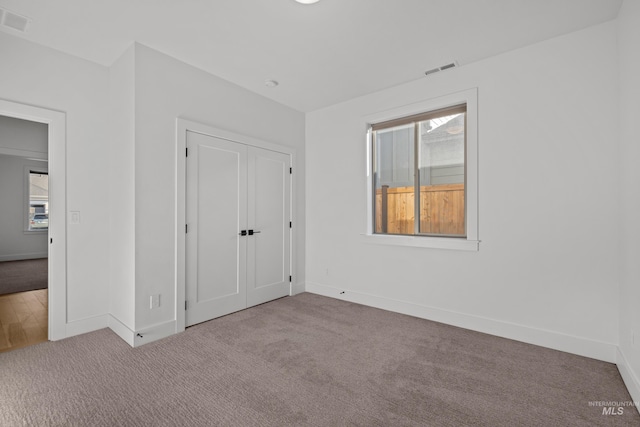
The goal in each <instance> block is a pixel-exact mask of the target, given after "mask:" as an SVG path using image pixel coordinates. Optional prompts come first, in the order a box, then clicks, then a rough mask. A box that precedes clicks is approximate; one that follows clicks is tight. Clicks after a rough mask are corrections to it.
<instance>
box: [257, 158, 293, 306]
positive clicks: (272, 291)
mask: <svg viewBox="0 0 640 427" xmlns="http://www.w3.org/2000/svg"><path fill="white" fill-rule="evenodd" d="M248 150H249V151H248V161H249V168H248V177H249V178H248V184H247V185H248V229H249V230H253V233H254V234H253V235H251V236H247V307H251V306H254V305H256V304H262V303H263V302H266V301H271V300H273V299H276V298H281V297H284V296H286V295H289V288H290V283H289V274H290V228H289V221H290V219H291V215H290V209H291V208H290V206H291V204H290V200H289V199H290V197H291V179H290V174H289V167H290V158H289V155H288V154H283V153H278V152H275V151H270V150H265V149H261V148H257V147H248Z"/></svg>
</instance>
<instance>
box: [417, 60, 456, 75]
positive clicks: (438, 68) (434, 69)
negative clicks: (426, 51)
mask: <svg viewBox="0 0 640 427" xmlns="http://www.w3.org/2000/svg"><path fill="white" fill-rule="evenodd" d="M457 66H458V62H457V61H453V62H450V63H448V64H445V65H441V66H440V67H437V68H433V69H431V70H427V71H425V72H424V74H425V75H426V76H428V75H429V74H433V73H437V72H438V71H444V70H448V69H449V68H455V67H457Z"/></svg>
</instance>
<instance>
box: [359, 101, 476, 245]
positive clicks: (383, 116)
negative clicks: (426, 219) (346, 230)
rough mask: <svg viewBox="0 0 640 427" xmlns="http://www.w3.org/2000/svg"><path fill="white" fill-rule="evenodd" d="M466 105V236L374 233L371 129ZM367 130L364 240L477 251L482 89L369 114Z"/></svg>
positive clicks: (365, 127)
mask: <svg viewBox="0 0 640 427" xmlns="http://www.w3.org/2000/svg"><path fill="white" fill-rule="evenodd" d="M461 104H465V105H466V108H467V113H466V116H467V124H466V139H467V141H466V149H465V156H466V158H465V167H466V175H465V179H466V182H465V193H466V199H465V210H466V212H465V229H466V237H447V238H444V237H437V236H394V235H381V234H375V233H374V224H373V222H374V219H373V209H372V206H373V170H372V155H373V153H372V152H371V150H372V146H371V144H372V131H371V126H372V125H373V124H375V123H382V122H386V121H390V120H395V119H399V118H402V117H409V116H413V115H415V114H420V113H424V112H427V111H435V110H440V109H443V108H448V107H453V106H456V105H461ZM362 121H363V127H364V129H365V130H366V144H367V148H366V153H367V167H366V171H367V180H366V181H367V188H366V191H367V205H366V219H367V220H366V230H365V233H364V240H365V241H366V242H367V243H375V244H382V245H395V246H413V247H424V248H434V249H453V250H466V251H477V250H478V247H479V243H480V240H479V239H478V88H471V89H466V90H463V91H460V92H456V93H452V94H449V95H444V96H440V97H437V98H432V99H428V100H425V101H421V102H417V103H414V104H409V105H403V106H400V107H396V108H393V109H390V110H385V111H380V112H376V113H372V114H368V115H366V116H364V117H363V118H362Z"/></svg>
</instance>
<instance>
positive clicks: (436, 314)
mask: <svg viewBox="0 0 640 427" xmlns="http://www.w3.org/2000/svg"><path fill="white" fill-rule="evenodd" d="M306 290H307V292H311V293H314V294H318V295H323V296H326V297H330V298H336V299H341V300H345V301H350V302H354V303H357V304H362V305H367V306H370V307H375V308H380V309H383V310H388V311H393V312H396V313H401V314H406V315H409V316H413V317H418V318H421V319H426V320H432V321H435V322H440V323H445V324H447V325H452V326H457V327H460V328H464V329H469V330H472V331H477V332H482V333H485V334H490V335H495V336H498V337H502V338H508V339H512V340H515V341H521V342H525V343H528V344H534V345H539V346H541V347H547V348H551V349H554V350H559V351H565V352H567V353H572V354H577V355H579V356H585V357H590V358H593V359H598V360H603V361H605V362H610V363H615V361H616V349H617V346H616V345H615V344H613V343H606V342H601V341H594V340H590V339H587V338H582V337H577V336H573V335H567V334H562V333H559V332H555V331H549V330H544V329H538V328H532V327H529V326H525V325H519V324H516V323H510V322H503V321H500V320H495V319H489V318H486V317H481V316H474V315H470V314H465V313H459V312H455V311H450V310H444V309H441V308H437V307H429V306H425V305H420V304H415V303H411V302H407V301H400V300H394V299H390V298H384V297H379V296H375V295H370V294H366V293H362V292H353V291H349V290H348V289H339V288H334V287H332V286H326V285H321V284H319V283H312V282H307V283H306Z"/></svg>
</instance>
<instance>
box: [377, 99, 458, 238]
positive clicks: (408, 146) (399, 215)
mask: <svg viewBox="0 0 640 427" xmlns="http://www.w3.org/2000/svg"><path fill="white" fill-rule="evenodd" d="M466 111H467V107H466V105H459V106H455V107H452V108H446V109H442V110H438V111H431V112H427V113H423V114H418V115H416V116H411V117H405V118H401V119H396V120H391V121H388V122H383V123H378V124H374V125H373V126H372V141H373V180H374V191H375V196H374V198H375V203H374V204H373V209H374V213H375V214H374V218H375V230H374V232H375V233H381V234H408V235H422V234H424V235H437V236H448V237H465V236H466V232H465V209H464V201H465V184H464V183H465V164H464V163H465V162H464V159H465V128H466ZM416 172H417V173H416ZM416 218H418V220H416Z"/></svg>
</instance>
